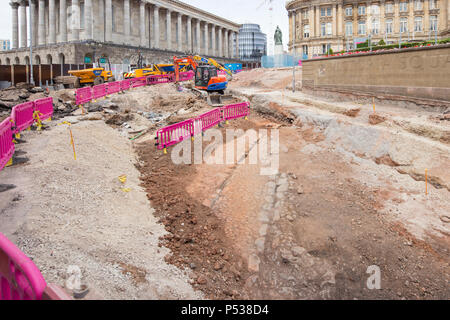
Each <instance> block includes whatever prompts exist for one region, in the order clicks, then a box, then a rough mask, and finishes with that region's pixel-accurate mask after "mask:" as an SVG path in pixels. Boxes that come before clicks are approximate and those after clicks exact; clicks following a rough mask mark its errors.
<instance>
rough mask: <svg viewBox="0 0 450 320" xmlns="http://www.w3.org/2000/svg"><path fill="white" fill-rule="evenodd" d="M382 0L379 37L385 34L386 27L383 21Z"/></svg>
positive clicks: (382, 3)
mask: <svg viewBox="0 0 450 320" xmlns="http://www.w3.org/2000/svg"><path fill="white" fill-rule="evenodd" d="M384 10H385V9H384V0H383V1H381V2H380V36H383V35H384V34H385V33H386V26H385V20H384Z"/></svg>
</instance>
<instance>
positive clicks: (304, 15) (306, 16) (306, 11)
mask: <svg viewBox="0 0 450 320" xmlns="http://www.w3.org/2000/svg"><path fill="white" fill-rule="evenodd" d="M302 18H303V19H308V10H303V11H302Z"/></svg>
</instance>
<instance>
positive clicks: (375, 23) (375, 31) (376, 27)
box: [371, 18, 380, 34]
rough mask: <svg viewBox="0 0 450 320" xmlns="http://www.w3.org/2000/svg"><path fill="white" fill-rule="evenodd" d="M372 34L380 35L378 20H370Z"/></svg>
mask: <svg viewBox="0 0 450 320" xmlns="http://www.w3.org/2000/svg"><path fill="white" fill-rule="evenodd" d="M371 32H372V34H379V33H380V19H379V18H374V19H372V30H371Z"/></svg>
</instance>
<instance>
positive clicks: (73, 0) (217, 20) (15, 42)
mask: <svg viewBox="0 0 450 320" xmlns="http://www.w3.org/2000/svg"><path fill="white" fill-rule="evenodd" d="M10 8H11V15H12V26H11V30H12V46H11V50H10V51H7V52H4V53H0V63H1V64H27V63H29V45H30V41H29V40H30V38H32V40H33V41H32V42H33V51H34V52H33V59H35V60H36V61H33V62H34V63H74V64H75V63H84V61H85V57H90V58H91V59H92V58H93V59H96V58H99V57H108V58H110V61H111V63H117V64H118V63H130V62H131V63H133V61H132V60H133V59H136V56H137V53H138V52H140V53H141V54H142V55H143V56H144V59H145V60H147V62H153V63H159V62H163V61H161V60H166V61H168V60H170V58H171V57H172V56H173V55H175V54H178V55H182V54H200V55H205V56H209V57H215V58H217V59H218V60H219V61H234V60H238V57H239V53H238V50H239V44H238V32H239V24H236V23H234V22H232V21H229V20H226V19H224V18H221V17H219V16H216V15H214V14H211V13H209V12H206V11H203V10H200V9H198V8H195V7H193V6H190V5H187V4H185V3H183V2H181V1H176V0H32V1H31V2H29V1H28V0H11V1H10ZM30 13H31V16H32V24H33V25H32V28H31V29H32V34H31V35H30V34H29V33H30V21H29V20H30V19H29V17H30V16H29V15H30ZM35 55H36V56H35Z"/></svg>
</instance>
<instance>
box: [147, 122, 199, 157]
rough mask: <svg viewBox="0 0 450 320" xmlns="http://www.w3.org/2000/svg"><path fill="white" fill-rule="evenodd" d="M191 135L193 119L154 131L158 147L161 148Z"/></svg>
mask: <svg viewBox="0 0 450 320" xmlns="http://www.w3.org/2000/svg"><path fill="white" fill-rule="evenodd" d="M192 136H193V120H192V119H189V120H185V121H183V122H179V123H175V124H173V125H170V126H168V127H165V128H162V129H159V130H158V131H157V132H156V138H157V140H158V144H157V145H158V149H159V150H162V149H165V148H167V147H169V146H171V145H174V144H177V143H179V142H181V141H183V140H185V139H187V138H190V137H192Z"/></svg>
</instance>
